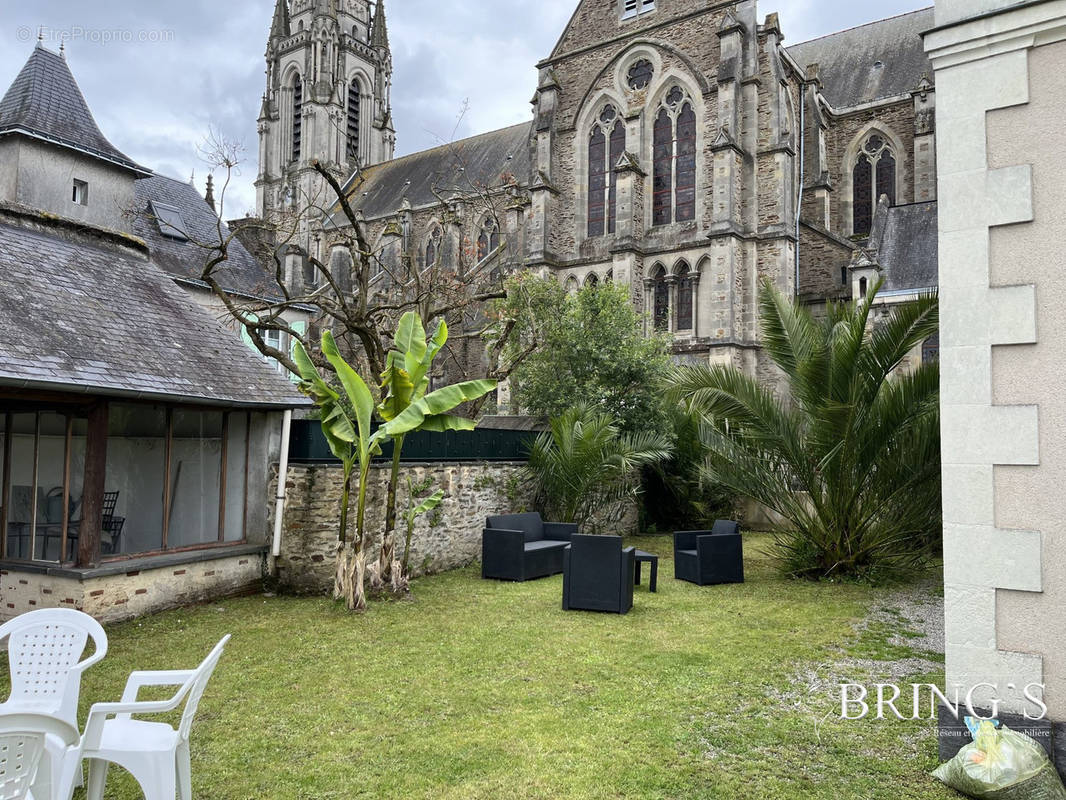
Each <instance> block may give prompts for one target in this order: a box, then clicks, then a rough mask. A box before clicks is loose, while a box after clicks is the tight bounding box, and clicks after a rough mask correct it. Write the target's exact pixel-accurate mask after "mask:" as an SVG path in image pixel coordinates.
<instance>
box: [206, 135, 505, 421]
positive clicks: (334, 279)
mask: <svg viewBox="0 0 1066 800" xmlns="http://www.w3.org/2000/svg"><path fill="white" fill-rule="evenodd" d="M239 155H240V148H239V147H238V146H236V145H234V144H233V143H232V142H228V141H226V140H224V139H222V138H221V137H219V136H217V135H215V134H212V135H211V137H210V138H209V139H208V140H207V143H206V145H205V147H204V148H203V156H204V158H205V160H206V161H207V162H208V163H209V164H210V165H211V166H212V168H214V169H216V170H221V171H222V172H224V174H225V178H224V181H223V182H222V185H221V190H220V192H219V201H218V204H217V206H216V207H217V210H218V213H219V222H218V229H217V236H216V237H212V239H213V240H212V241H205V242H196V244H197V245H199V246H200V247H202V248H203V250H204V253H205V258H204V266H203V270H202V272H201V274H200V276H199V277H200V279H201V280H203V282H204V283H205V284H206V285H207V286H208V287H209V288H210V290H211V291H212V292H213V293H214V295H215V296H216V297H217V298H218V299H219V300H220V301H221V303H222V304H223V305H224V306H225V309H226V311H227V312H228V313H229V315H230V316H232V317H233V319H234V320H236V322H237V323H238V324H239V325H240V326H242V327H243V328H244V330H245V331H246V332H247V335H248V338H249V340H250V341H251V342H252V344H253V345H254V346H255V347H256V348H257V349H258V350H259V352H261V353H262V354H263V355H265V356H267V357H269V358H273V359H276V360H277V361H278V362H279V363H281V364H282V365H284V366H285V367H286V368H287V369H288V370H289V371H291V372H293V373H296V372H297V369H296V365H295V364H294V363H293V361H292V358H291V355H290V352H289V350H288V349H280V348H278V347H274V346H272V345H271V344H270V342H269V341H267V338H266V336H265V334H266V333H267V332H268V331H279V332H282V333H284V334H286V335H287V336H288V337H290V341H300V342H302V343H303V344H304V346H305V347H306V348H307V350H308V352H310V353H315V352H316V351H317V347H316V346H315V345H316V342H315V339H316V337H317V334H318V333H319V331H321V330H323V329H326V328H328V329H330V330H332V331H333V334H334V337H335V338H336V339H337V340H338V343H339V344H340V346H341V347H342V348H346V349H347V354H348V355H349V356H350V357H354V358H356V359H357V360H358V361H360V362H362V363H363V364H364V366H365V367H366V370H367V373H368V374H369V375H370V376H374V377H376V376H378V375H380V374H381V372H382V371H383V370H384V368H385V360H386V356H387V354H388V350H389V348H390V347H391V345H392V338H393V334H394V333H395V324H396V322H397V321H398V320H399V318H400V316H401V315H402V314H403V313H404V312H406V311H415V312H417V313H418V314H419V315H420V316H421V318H422V320H423V322H424V324H425V325H426V327H427V328H429V329H431V328H432V327H433V325H434V323H435V322H436V321H437V320H439V319H445V320H447V321H448V322H449V324H450V326H451V327H454V328H455V329H456V330H455V331H454V332H453V334H452V338H453V341H459V342H464V341H465V342H473V343H475V344H476V347H478V348H481V349H483V351H484V353H483V357H482V358H479V359H474V361H475V362H480V364H481V367H480V369H477V367H476V366H475V367H474V368H473V369H471V368H470V366H469V362H470V360H465V361H464V362H463V363H460V359H459V355H458V353H457V352H456V350H455V348H453V349H452V350H451V351H450V352H449V353H448V357H449V358H450V359H451V364H452V368H453V370H454V371H455V372H456V373H457V374H461V375H462V376H463V377H464V378H473V377H484V378H491V379H495V380H505V379H506V378H507V377H509V376H510V374H511V372H512V371H513V370H514V369H515V368H516V367H517V366H518V365H519V363H520V362H521V360H522V358H524V356H521V357H518V358H516V357H515V355H514V348H511V349H510V350H508V348H507V343H508V341H509V340H510V338H511V336H512V335H513V333H514V328H515V320H514V319H511V318H507V317H501V316H500V315H499V314H494V313H491V308H492V306H493V303H492V301H494V300H502V299H504V298H506V296H507V292H506V289H505V285H504V277H505V273H506V270H505V269H500V268H499V266H498V265H500V264H501V263H502V262H503V261H504V260H505V256H506V253H507V251H508V242H507V240H506V234H505V232H504V226H503V225H502V224H501V222H502V219H501V218H502V214H503V211H504V209H506V208H507V207H508V206H509V205H511V204H513V203H515V202H516V198H517V197H518V196H519V195H520V192H521V189H520V187H519V184H518V181H517V180H515V178H514V177H513V176H511V175H509V174H504V175H501V176H500V178H501V181H500V184H501V185H497V186H485V185H480V184H478V183H476V182H475V181H472V180H471V181H467V182H466V183H465V184H464V185H445V184H443V183H438V184H437V185H435V186H434V187H433V189H432V191H433V195H434V197H435V204H436V212H437V214H438V215H439V217H441V218H443V219H451V218H454V216H455V215H456V214H457V213H458V212H459V210H460V209H461V208H462V207H464V206H465V207H467V208H475V209H477V210H478V215H479V217H478V218H481V217H484V216H488V217H489V218H491V219H493V220H494V221H495V225H496V226H497V229H498V230H499V231H500V242H499V246H498V247H496V248H495V249H494V250H493V251H491V252H489V253H487V254H485V253H478V252H477V249H476V245H475V243H474V242H472V241H470V239H469V238H464V239H463V240H462V241H460V246H459V248H458V252H455V253H453V256H452V258H445V257H444V254H445V248H444V247H441V246H438V247H436V248H435V253H434V257H433V260H432V262H430V263H423V264H419V263H418V259H417V258H416V257H415V256H414V255H413V254H412V252H411V248H410V247H402V254H401V257H400V258H399V259H397V260H393V259H390V258H386V257H385V250H386V249H388V248H389V247H390V245H393V243H395V242H397V241H399V242H400V243H401V244H402V243H403V238H404V232H403V231H402V230H401V229H399V226H398V225H396V224H395V223H391V224H390V225H388V226H386V231H385V237H384V239H385V240H386V243H385V244H382V245H379V246H377V247H375V246H374V245H373V244H372V243H371V241H370V240H369V234H368V226H367V223H366V221H365V220H364V219H363V217H362V214H361V213H360V211H359V209H358V208H357V205H356V204H355V203H354V202H353V200H352V199H351V198H352V196H353V194H355V191H353V188H352V187H358V186H359V185H360V183H361V182H362V173H361V172H360V173H357V174H356V175H355V176H353V178H351V179H349V180H348V181H347V182H346V183H345V184H342V182H341V180H340V179H338V177H337V175H335V174H334V173H333V172H331V171H330V170H329V169H328V168H327V167H326V166H325V165H323V164H322V163H320V162H318V161H315V162H313V164H312V166H313V168H314V169H315V171H316V172H317V173H318V175H319V176H321V178H322V179H323V182H324V184H325V186H326V187H327V191H326V192H325V193H324V196H323V197H309V196H302V197H297V198H292V200H293V202H291V203H290V204H289V207H288V208H286V209H284V210H283V211H281V212H279V213H277V214H276V218H274V219H271V220H245V221H241V222H239V223H237V224H235V225H233V226H232V227H231V228H230V229H229V230H228V231H227V229H226V228H225V227H224V226H223V223H222V218H223V217H224V208H225V199H226V194H227V191H228V190H229V187H230V184H231V181H232V178H233V176H234V174H235V170H237V168H238V165H239ZM449 157H451V158H452V159H453V160H454V164H455V166H457V170H456V172H457V173H458V174H460V175H463V176H465V175H466V174H467V171H466V169H465V165H463V162H462V152H461V149H460V148H456V149H455V150H453V151H452V152H450V153H449ZM423 210H424V209H423ZM247 234H251V236H253V237H255V238H256V239H259V240H265V241H268V242H269V243H270V247H269V254H268V256H267V258H268V259H269V263H268V271H269V272H270V273H271V275H270V281H269V285H268V286H264V287H262V291H261V292H257V294H258V295H260V296H257V297H255V298H250V297H248V296H247V295H246V294H239V293H237V292H235V291H233V290H232V289H231V288H229V287H227V286H226V281H225V275H224V269H225V267H226V265H227V263H228V262H229V260H230V255H231V249H232V247H233V242H234V240H235V239H238V238H246V235H247ZM316 236H317V237H319V240H320V241H323V242H325V243H326V247H325V252H328V253H331V254H332V253H335V252H337V251H338V250H340V252H342V253H344V254H345V255H346V258H343V259H341V260H340V261H341V263H339V264H338V263H327V262H332V261H334V259H333V258H332V257H330V258H323V257H322V255H321V253H317V252H314V249H313V248H310V247H302V245H303V244H305V243H306V242H308V241H309V240H310V239H311V238H312V237H316ZM389 237H393V238H392V241H387V240H388V239H389ZM291 247H300V248H301V249H302V250H305V251H306V252H305V254H304V258H305V259H306V264H307V267H306V269H307V271H308V273H309V274H312V275H313V276H314V280H311V281H305V282H302V283H303V284H304V285H300V283H301V282H299V281H293V280H292V276H291V275H286V269H285V253H286V252H287V251H288V250H289V248H291ZM481 256H484V257H481ZM293 312H296V314H298V315H300V316H309V317H310V318H311V320H312V324H311V325H310V326H308V328H307V329H306V330H305V329H303V328H302V327H301V326H295V325H293V324H292V322H291V320H292V318H293V317H294V316H295V315H296V314H294V313H293ZM479 355H480V354H479ZM319 366H321V367H322V368H323V369H326V370H329V369H330V367H329V365H328V363H327V362H325V360H321V361H319ZM484 402H485V401H484V400H483V401H480V402H478V403H477V404H475V405H474V407H473V408H469V409H467V413H469V414H471V415H475V416H476V415H477V414H478V413H480V411H481V409H482V407H483V403H484Z"/></svg>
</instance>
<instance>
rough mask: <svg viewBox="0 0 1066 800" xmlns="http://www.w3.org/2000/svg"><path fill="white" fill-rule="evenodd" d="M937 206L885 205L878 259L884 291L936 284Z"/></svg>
mask: <svg viewBox="0 0 1066 800" xmlns="http://www.w3.org/2000/svg"><path fill="white" fill-rule="evenodd" d="M936 221H937V206H936V203H935V202H932V203H914V204H912V205H906V206H895V207H893V208H889V209H888V217H887V219H886V220H885V227H884V233H883V234H882V236H881V242H880V246H879V247H878V248H877V261H878V263H879V264H880V265H881V269H882V270H883V274H884V277H885V286H884V290H885V291H890V292H891V291H903V290H906V289H930V288H935V287H936V286H937V284H938V280H939V278H938V275H939V272H938V269H937V255H938V250H937V222H936Z"/></svg>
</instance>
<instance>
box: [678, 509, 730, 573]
mask: <svg viewBox="0 0 1066 800" xmlns="http://www.w3.org/2000/svg"><path fill="white" fill-rule="evenodd" d="M674 577H675V578H677V579H678V580H680V581H690V582H691V583H695V584H698V585H700V586H710V585H712V584H717V583H743V582H744V546H743V543H742V540H741V536H740V524H739V523H737V522H733V521H732V520H725V519H719V520H715V523H714V527H713V528H711V530H709V531H676V532H675V533H674Z"/></svg>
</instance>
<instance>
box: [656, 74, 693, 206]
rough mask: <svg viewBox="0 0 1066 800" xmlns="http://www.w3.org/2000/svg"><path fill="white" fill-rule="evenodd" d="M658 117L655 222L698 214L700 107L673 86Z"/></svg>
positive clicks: (678, 88)
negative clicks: (697, 185)
mask: <svg viewBox="0 0 1066 800" xmlns="http://www.w3.org/2000/svg"><path fill="white" fill-rule="evenodd" d="M663 103H664V105H663V107H662V108H660V109H659V114H658V116H656V118H655V126H654V129H653V134H652V135H653V142H652V144H653V152H652V161H653V164H652V167H653V173H652V224H653V225H669V224H670V223H671V222H690V221H692V220H694V219H695V218H696V110H695V107H694V105H693V103H692V101H691V100H689V99H688V98H687V97H686V95H685V92H684V91H682V89H681V87H679V86H674V87H671V89H670V91H669V92H668V93H667V95H666V98H665V99H664V101H663Z"/></svg>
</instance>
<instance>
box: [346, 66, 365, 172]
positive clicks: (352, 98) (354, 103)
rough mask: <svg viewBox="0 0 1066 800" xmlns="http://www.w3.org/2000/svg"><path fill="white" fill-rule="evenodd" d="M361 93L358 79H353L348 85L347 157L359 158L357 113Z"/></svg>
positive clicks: (358, 111)
mask: <svg viewBox="0 0 1066 800" xmlns="http://www.w3.org/2000/svg"><path fill="white" fill-rule="evenodd" d="M361 103H362V93H361V92H360V91H359V81H358V80H353V81H352V82H351V84H350V85H349V86H348V158H350V159H358V158H359V113H360V104H361Z"/></svg>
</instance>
